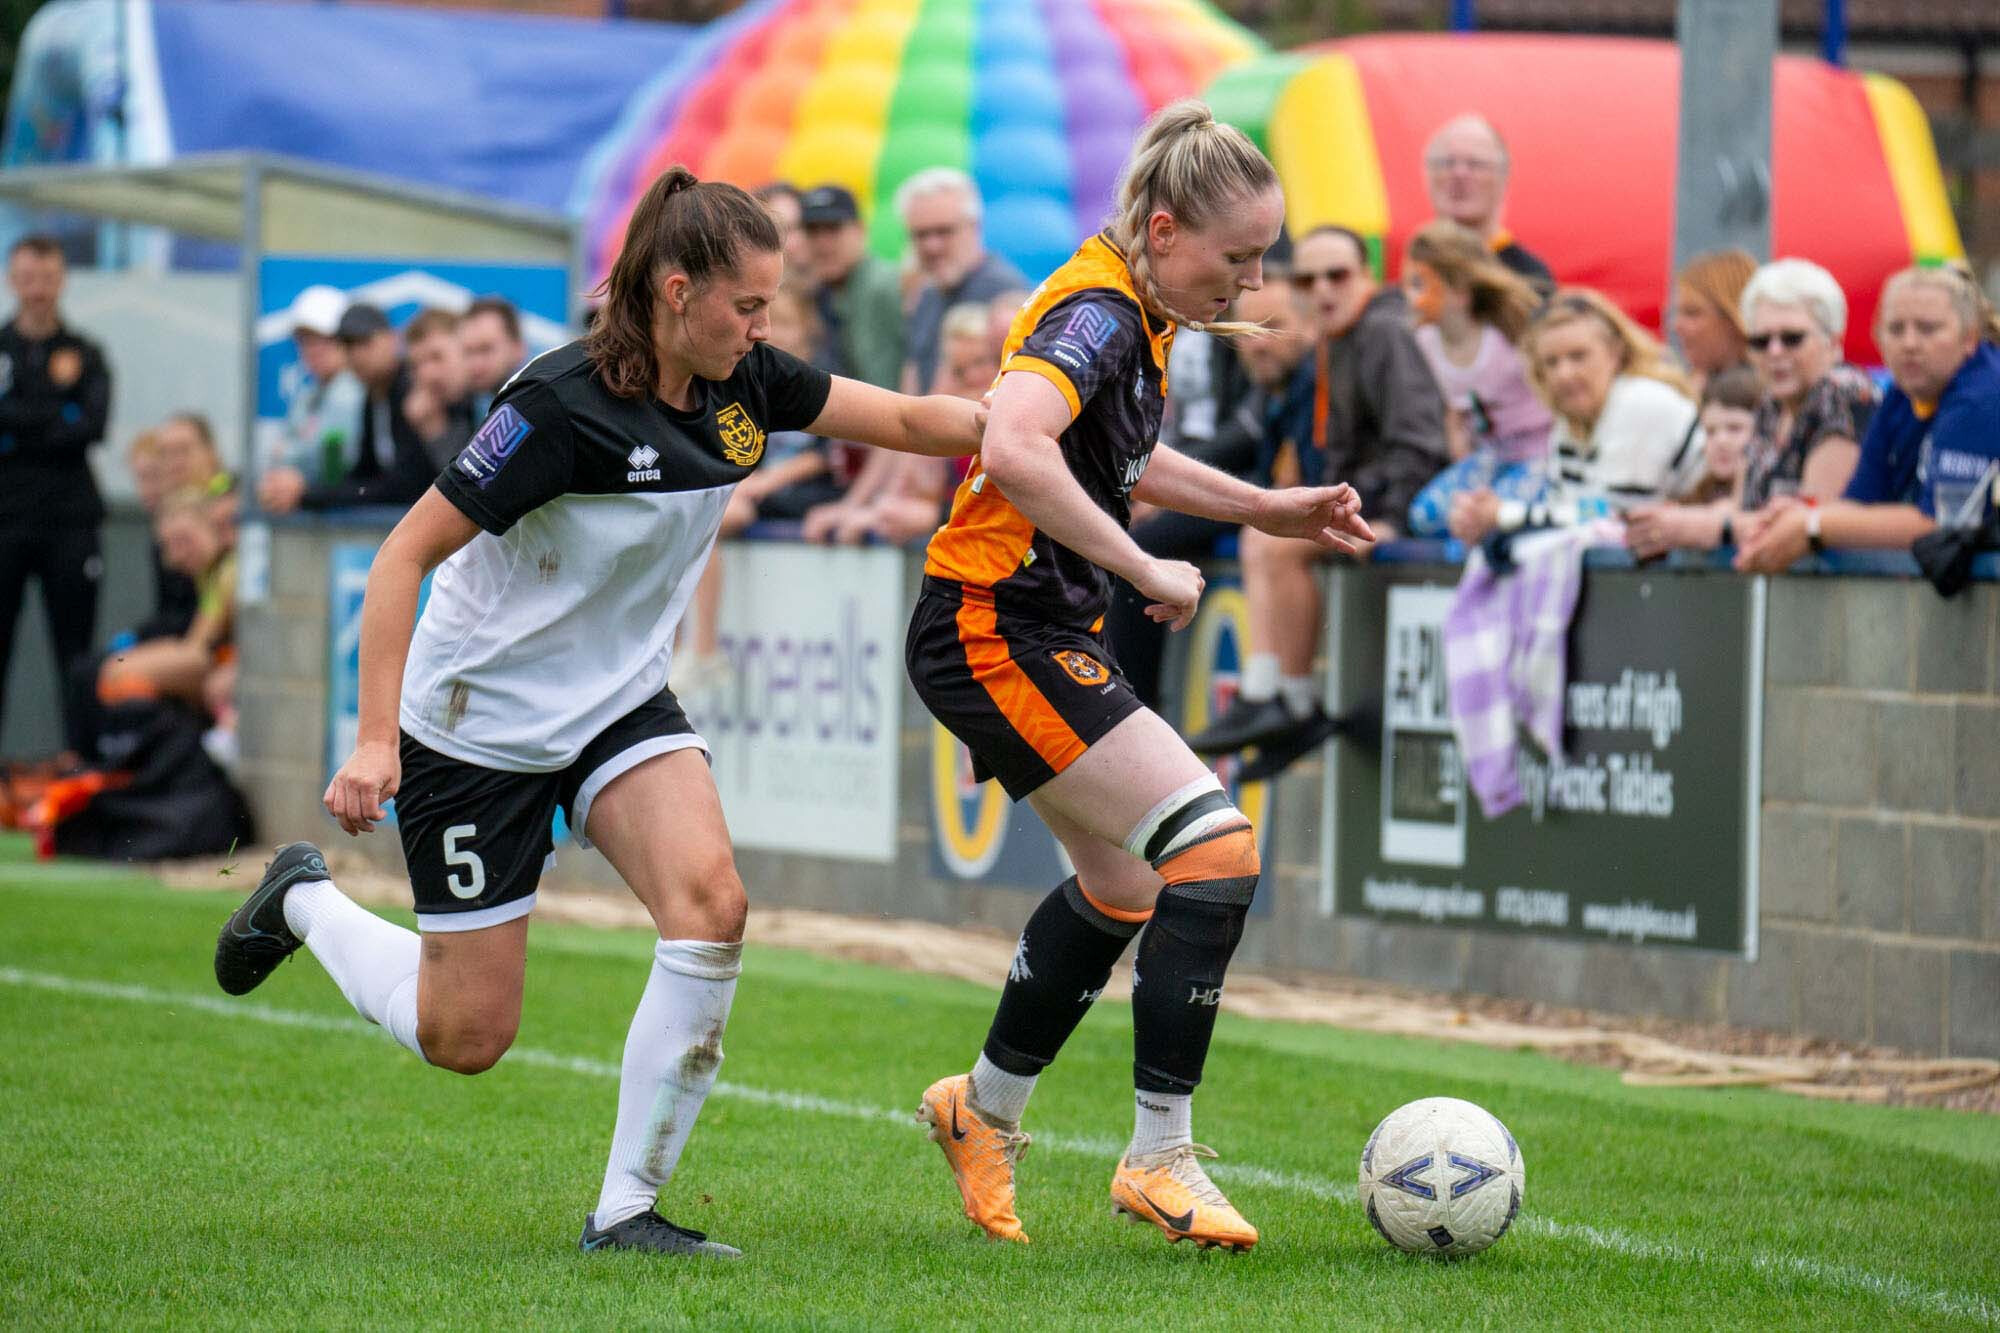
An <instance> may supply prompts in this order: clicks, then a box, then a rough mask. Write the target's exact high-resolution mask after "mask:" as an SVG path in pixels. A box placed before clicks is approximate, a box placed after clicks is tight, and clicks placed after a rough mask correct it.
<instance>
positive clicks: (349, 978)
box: [285, 879, 428, 1063]
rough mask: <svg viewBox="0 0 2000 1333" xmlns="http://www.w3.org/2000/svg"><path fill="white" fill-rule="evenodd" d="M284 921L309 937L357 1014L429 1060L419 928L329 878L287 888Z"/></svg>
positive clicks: (296, 932) (311, 946) (308, 941)
mask: <svg viewBox="0 0 2000 1333" xmlns="http://www.w3.org/2000/svg"><path fill="white" fill-rule="evenodd" d="M285 924H286V925H287V926H289V927H291V930H292V934H294V935H296V936H298V937H299V938H300V939H302V940H304V941H305V944H306V947H307V948H308V949H311V950H312V952H313V957H315V958H317V959H319V962H320V966H321V967H324V968H325V969H326V971H327V975H328V976H331V977H332V978H333V982H334V984H335V985H336V986H339V987H340V993H341V994H342V995H345V996H346V997H347V1002H348V1003H349V1004H351V1005H353V1006H354V1009H355V1012H356V1013H358V1014H360V1015H361V1016H362V1017H363V1018H365V1019H367V1020H368V1021H369V1022H371V1023H378V1024H380V1025H381V1026H382V1027H384V1028H387V1029H388V1031H389V1035H390V1036H392V1037H394V1038H395V1039H396V1040H397V1041H399V1042H401V1043H402V1044H403V1045H404V1046H406V1047H408V1048H409V1049H410V1050H412V1051H415V1052H416V1055H417V1058H418V1059H419V1060H423V1059H424V1048H423V1047H422V1046H419V1045H418V1044H417V959H418V956H419V954H420V952H421V949H422V943H421V941H420V939H419V937H418V935H417V932H415V931H414V930H405V929H403V928H402V927H401V926H392V925H390V924H389V923H388V922H387V921H384V920H383V919H382V918H381V917H379V916H376V915H375V914H374V913H373V912H371V911H369V910H367V909H366V908H364V907H361V906H359V905H357V904H356V903H354V902H353V901H352V900H351V899H349V898H348V897H347V896H346V895H345V894H343V893H342V892H341V891H340V890H339V889H336V888H335V887H333V881H332V880H326V879H315V880H308V881H306V882H305V883H303V884H294V885H293V886H292V887H291V888H290V889H288V890H286V892H285ZM426 1063H428V1061H426Z"/></svg>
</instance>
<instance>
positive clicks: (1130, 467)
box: [1118, 449, 1153, 495]
mask: <svg viewBox="0 0 2000 1333" xmlns="http://www.w3.org/2000/svg"><path fill="white" fill-rule="evenodd" d="M1152 461H1153V451H1152V450H1150V449H1148V450H1147V451H1146V452H1145V453H1143V454H1140V455H1139V456H1138V457H1137V458H1128V459H1126V460H1125V465H1124V466H1123V467H1122V468H1120V469H1119V472H1118V484H1119V485H1120V486H1121V487H1122V488H1123V490H1124V493H1125V494H1127V495H1130V494H1131V493H1132V488H1133V487H1134V486H1137V485H1138V484H1139V478H1141V477H1143V476H1145V475H1146V465H1147V464H1148V463H1151V462H1152Z"/></svg>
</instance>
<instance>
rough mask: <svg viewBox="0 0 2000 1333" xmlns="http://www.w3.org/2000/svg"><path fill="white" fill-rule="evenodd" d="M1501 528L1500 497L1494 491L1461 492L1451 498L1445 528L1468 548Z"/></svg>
mask: <svg viewBox="0 0 2000 1333" xmlns="http://www.w3.org/2000/svg"><path fill="white" fill-rule="evenodd" d="M1498 526H1500V497H1499V496H1497V495H1495V494H1494V493H1493V492H1492V491H1487V490H1479V491H1460V492H1459V493H1458V494H1457V495H1454V496H1452V497H1451V512H1450V513H1449V514H1448V515H1447V516H1446V518H1445V527H1447V528H1448V529H1450V531H1451V535H1452V536H1454V537H1456V538H1458V539H1459V540H1460V541H1462V542H1464V543H1465V544H1466V545H1467V546H1470V545H1472V544H1473V543H1474V542H1479V541H1484V540H1485V539H1486V534H1487V533H1489V532H1491V531H1493V529H1494V528H1496V527H1498Z"/></svg>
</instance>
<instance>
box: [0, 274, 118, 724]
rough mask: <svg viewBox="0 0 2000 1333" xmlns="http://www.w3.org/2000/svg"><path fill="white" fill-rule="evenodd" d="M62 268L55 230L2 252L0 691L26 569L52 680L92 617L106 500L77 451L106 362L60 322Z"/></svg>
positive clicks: (69, 706) (0, 693) (91, 439)
mask: <svg viewBox="0 0 2000 1333" xmlns="http://www.w3.org/2000/svg"><path fill="white" fill-rule="evenodd" d="M64 276H65V269H64V266H63V253H62V247H61V246H60V245H58V244H57V243H56V241H55V239H54V238H53V237H49V236H39V235H37V236H24V237H22V238H21V239H20V240H18V241H16V242H15V243H14V247H13V249H12V250H11V251H10V252H9V253H8V256H7V283H8V285H9V286H11V287H12V288H13V289H14V295H15V297H16V298H17V299H18V301H19V305H18V307H17V308H16V310H15V312H14V318H13V319H11V320H10V321H8V322H7V324H6V325H5V326H4V327H0V698H4V695H5V691H6V682H7V663H8V659H9V658H10V657H11V656H12V655H13V651H14V624H15V622H16V621H17V620H19V619H20V615H21V598H22V595H23V594H24V593H25V592H26V591H27V583H28V579H29V577H30V576H31V575H32V576H33V577H34V578H35V579H36V580H37V581H38V582H39V583H40V584H41V589H42V609H43V612H44V614H45V615H46V616H47V617H48V622H49V638H50V639H51V640H52V641H53V643H54V645H55V651H56V665H57V667H58V670H59V673H60V674H59V676H58V679H65V680H66V679H68V678H69V676H70V674H71V668H72V665H73V664H74V663H75V662H77V661H78V660H79V659H80V658H82V657H83V655H84V654H85V653H87V652H88V651H89V650H90V636H91V633H92V631H93V630H94V629H95V628H96V622H97V580H98V578H99V577H100V576H101V575H102V573H103V571H104V561H103V559H102V557H101V556H100V555H99V553H98V546H97V529H98V525H99V524H101V523H102V522H103V521H104V502H103V500H101V499H100V498H99V497H98V494H97V483H96V482H95V481H94V480H92V478H91V475H90V464H89V462H88V460H87V459H86V458H85V456H84V455H85V452H86V451H87V450H88V449H89V448H90V446H92V445H94V444H96V443H97V442H98V441H99V440H101V439H103V438H104V422H105V418H106V416H107V415H108V414H109V411H110V405H111V372H110V371H109V370H108V369H107V368H106V367H105V364H104V354H103V353H102V352H100V351H98V350H97V345H96V344H95V343H93V342H91V341H90V340H89V339H87V338H84V337H81V336H80V335H78V334H77V333H75V332H73V331H72V330H71V329H69V328H68V327H67V326H65V325H64V324H63V322H62V316H61V313H60V311H59V310H58V308H57V304H58V302H59V301H60V300H61V299H62V289H63V279H64ZM63 713H64V721H65V724H66V731H67V733H68V734H69V735H70V736H71V737H75V736H76V735H77V730H76V729H77V725H78V715H79V709H78V708H77V707H76V706H75V703H74V701H73V700H72V699H71V698H69V697H68V696H65V698H64V700H63ZM71 743H72V745H74V741H73V740H72V742H71Z"/></svg>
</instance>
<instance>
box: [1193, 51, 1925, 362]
mask: <svg viewBox="0 0 2000 1333" xmlns="http://www.w3.org/2000/svg"><path fill="white" fill-rule="evenodd" d="M1680 77H1681V73H1680V54H1679V51H1678V49H1677V48H1676V47H1675V46H1674V44H1673V43H1671V42H1653V41H1638V40H1626V39H1616V38H1596V37H1546V36H1525V35H1523V36H1516V35H1503V34H1476V35H1438V36H1416V35H1409V36H1383V37H1361V38H1353V39H1349V40H1345V41H1338V42H1328V43H1325V44H1322V45H1318V46H1312V47H1307V48H1305V49H1303V50H1301V51H1296V52H1291V53H1287V54H1283V55H1271V56H1265V57H1261V58H1257V59H1252V60H1249V61H1246V62H1244V63H1243V64H1240V65H1236V66H1234V67H1232V68H1230V69H1229V70H1226V71H1225V72H1224V73H1223V74H1222V75H1221V77H1219V78H1218V79H1217V80H1216V81H1215V82H1214V83H1213V84H1211V85H1210V86H1209V88H1208V91H1207V96H1208V98H1209V100H1210V102H1211V103H1213V105H1214V106H1215V109H1216V113H1217V114H1218V115H1219V116H1222V117H1223V118H1225V119H1228V120H1230V121H1233V122H1234V123H1235V124H1237V125H1238V126H1240V127H1242V128H1243V129H1244V130H1245V131H1246V132H1248V133H1250V134H1251V135H1252V136H1253V137H1255V138H1256V139H1257V140H1258V142H1259V143H1260V144H1262V145H1263V147H1264V150H1265V151H1266V152H1267V153H1269V154H1270V156H1271V160H1272V161H1273V162H1274V163H1275V164H1276V165H1277V167H1278V172H1279V174H1280V175H1281V176H1282V177H1283V178H1284V182H1285V195H1286V204H1287V208H1288V211H1289V214H1290V225H1291V228H1292V231H1293V234H1294V235H1297V234H1298V233H1299V232H1301V231H1303V230H1304V229H1306V228H1309V227H1313V226H1317V225H1319V224H1321V223H1327V222H1335V223H1339V224H1341V225H1343V226H1347V227H1351V228H1353V229H1354V230H1355V231H1358V232H1360V233H1361V234H1363V235H1364V236H1367V237H1369V238H1370V239H1371V241H1372V242H1373V243H1375V244H1376V245H1378V246H1379V254H1380V258H1381V260H1382V261H1383V265H1384V268H1385V270H1386V271H1387V272H1388V273H1390V274H1394V273H1395V272H1396V271H1397V269H1398V267H1399V266H1400V263H1401V258H1402V251H1403V246H1404V244H1405V243H1406V242H1407V241H1408V239H1409V236H1410V233H1411V232H1413V231H1415V230H1416V228H1417V227H1419V226H1421V225H1422V224H1423V223H1424V222H1426V221H1428V220H1429V218H1430V215H1431V209H1430V202H1429V198H1428V196H1427V194H1426V192H1425V186H1424V171H1423V162H1422V157H1423V150H1424V145H1425V143H1426V141H1427V140H1428V139H1429V138H1430V135H1431V133H1432V132H1433V131H1434V130H1435V129H1436V128H1437V127H1438V126H1439V125H1441V124H1443V123H1444V122H1445V121H1446V120H1449V119H1450V118H1452V117H1453V116H1456V115H1458V114H1460V113H1462V112H1466V111H1477V112H1479V113H1480V114H1482V115H1484V116H1485V117H1486V118H1487V119H1488V120H1490V121H1492V122H1493V123H1494V125H1495V126H1496V127H1498V128H1499V130H1500V132H1501V134H1502V135H1503V136H1504V137H1505V138H1506V140H1507V144H1508V149H1509V152H1510V155H1511V157H1512V159H1513V176H1512V181H1511V185H1510V191H1509V196H1508V203H1507V214H1506V222H1507V225H1508V228H1509V229H1510V230H1511V231H1512V232H1513V233H1514V234H1515V235H1516V236H1517V237H1518V238H1519V239H1520V241H1521V244H1523V245H1525V246H1527V247H1528V248H1529V249H1530V250H1533V251H1535V252H1536V253H1537V254H1539V255H1541V257H1542V258H1543V259H1545V260H1546V261H1548V263H1549V265H1550V267H1552V268H1553V269H1554V270H1555V272H1556V276H1557V277H1558V278H1559V279H1560V280H1562V281H1563V282H1566V283H1577V284H1582V285H1587V286H1591V287H1597V288H1600V289H1602V290H1603V291H1605V292H1607V293H1608V294H1609V295H1611V296H1612V297H1613V299H1615V300H1616V301H1617V302H1618V303H1619V304H1620V305H1622V306H1623V307H1624V308H1625V309H1626V310H1627V311H1629V312H1631V314H1632V315H1634V316H1635V317H1636V318H1638V319H1640V320H1641V321H1643V322H1645V323H1647V324H1650V325H1651V326H1653V327H1654V328H1658V327H1659V325H1660V318H1661V309H1662V305H1663V302H1664V299H1665V297H1666V296H1667V285H1668V281H1669V274H1668V270H1669V268H1670V266H1671V263H1672V253H1673V226H1674V178H1675V171H1676V166H1675V152H1676V143H1677V138H1676V128H1675V127H1676V126H1678V124H1679V123H1680ZM1773 101H1774V106H1773V129H1772V175H1773V177H1774V181H1773V188H1772V201H1771V224H1772V246H1773V253H1774V254H1778V255H1799V256H1803V257H1805V258H1808V259H1812V260H1815V261H1817V262H1818V263H1821V264H1823V265H1825V266H1826V267H1827V268H1828V269H1830V270H1831V271H1832V272H1833V274H1834V276H1835V277H1836V278H1838V279H1839V280H1840V283H1841V286H1842V287H1843V288H1844V289H1845V291H1846V293H1847V298H1848V305H1849V308H1850V314H1849V319H1848V339H1847V346H1848V353H1849V355H1850V357H1852V358H1854V359H1855V360H1858V361H1863V362H1872V361H1873V360H1874V359H1875V357H1874V349H1873V343H1872V338H1871V336H1870V329H1871V326H1872V324H1873V322H1874V312H1875V302H1876V298H1877V296H1878V294H1879V292H1880V290H1881V285H1882V282H1883V280H1884V279H1885V278H1886V277H1887V276H1888V275H1889V274H1891V273H1893V272H1894V271H1896V270H1897V269H1899V268H1903V267H1905V266H1907V265H1909V264H1911V263H1912V262H1918V263H1925V262H1928V263H1936V262H1940V261H1942V260H1945V259H1951V258H1957V257H1960V256H1962V255H1963V254H1964V249H1963V246H1962V245H1961V243H1960V241H1959V235H1958V228H1957V226H1956V225H1955V224H1954V222H1953V221H1952V216H1951V208H1950V206H1949V204H1948V203H1947V201H1946V198H1945V190H1944V177H1943V175H1942V173H1941V172H1940V171H1939V168H1938V161H1937V151H1936V148H1935V147H1934V146H1933V144H1932V142H1931V136H1930V129H1929V126H1928V124H1927V122H1926V121H1925V120H1924V115H1923V112H1922V110H1921V109H1920V108H1919V107H1918V106H1917V103H1916V99H1915V98H1913V97H1912V96H1911V95H1910V93H1909V90H1908V89H1906V88H1904V87H1903V86H1902V85H1901V84H1900V83H1897V82H1896V81H1895V80H1893V79H1888V78H1883V77H1881V76H1879V75H1872V74H1869V75H1863V74H1856V73H1853V72H1851V71H1848V70H1844V69H1838V68H1835V67H1834V66H1831V65H1827V64H1825V63H1823V62H1821V61H1818V60H1812V59H1807V58H1801V57H1794V56H1781V57H1780V58H1779V59H1778V63H1777V70H1776V79H1775V83H1774V86H1773Z"/></svg>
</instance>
